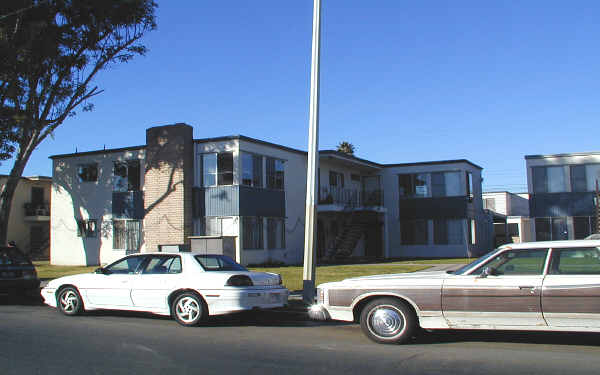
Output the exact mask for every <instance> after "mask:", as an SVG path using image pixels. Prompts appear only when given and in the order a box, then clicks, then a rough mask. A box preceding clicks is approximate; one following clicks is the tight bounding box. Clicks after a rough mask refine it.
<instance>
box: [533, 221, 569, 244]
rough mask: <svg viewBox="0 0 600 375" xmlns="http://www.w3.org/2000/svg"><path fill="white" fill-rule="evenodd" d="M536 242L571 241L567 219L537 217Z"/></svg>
mask: <svg viewBox="0 0 600 375" xmlns="http://www.w3.org/2000/svg"><path fill="white" fill-rule="evenodd" d="M535 239H536V241H558V240H567V239H569V233H568V231H567V218H565V217H537V218H536V219H535Z"/></svg>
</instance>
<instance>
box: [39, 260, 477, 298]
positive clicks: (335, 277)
mask: <svg viewBox="0 0 600 375" xmlns="http://www.w3.org/2000/svg"><path fill="white" fill-rule="evenodd" d="M471 260H474V259H471ZM469 262H470V260H469V259H463V258H459V259H419V260H407V261H401V262H392V263H379V264H369V265H341V266H329V265H328V266H319V267H317V271H316V275H317V280H316V283H317V284H321V283H326V282H330V281H340V280H343V279H347V278H350V277H358V276H369V275H378V274H390V273H401V272H415V271H421V270H424V269H427V268H428V266H427V265H430V264H465V263H469ZM33 263H34V264H35V268H36V269H37V272H38V277H39V278H40V279H55V278H58V277H61V276H67V275H74V274H77V273H86V272H93V271H94V270H95V269H96V268H98V266H90V267H85V266H52V265H50V263H49V262H48V261H35V262H33ZM250 270H252V271H263V272H273V273H278V274H281V277H282V278H283V283H284V284H285V286H286V287H287V288H288V289H289V290H292V291H293V290H301V289H302V267H301V266H289V267H251V268H250Z"/></svg>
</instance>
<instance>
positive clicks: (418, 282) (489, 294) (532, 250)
mask: <svg viewBox="0 0 600 375" xmlns="http://www.w3.org/2000/svg"><path fill="white" fill-rule="evenodd" d="M317 302H318V303H317V304H316V305H314V306H312V308H311V310H310V316H311V317H312V318H313V319H318V320H326V319H335V320H345V321H355V322H360V325H361V328H362V331H363V332H364V334H365V335H366V336H367V337H369V338H370V339H371V340H373V341H375V342H378V343H405V342H407V341H409V340H410V338H411V336H412V335H413V334H414V333H415V330H416V329H417V328H418V327H421V328H424V329H428V330H429V329H499V330H528V331H530V330H531V331H578V332H600V240H574V241H553V242H532V243H522V244H510V245H505V246H502V247H500V248H498V249H497V250H495V251H492V252H491V253H489V254H487V255H485V256H483V257H481V258H479V259H477V260H476V261H474V262H473V263H471V264H468V265H466V266H464V267H462V268H460V269H458V270H457V271H454V272H452V273H446V272H415V273H405V274H396V275H377V276H368V277H358V278H353V279H347V280H344V281H340V282H332V283H326V284H321V285H319V286H318V288H317Z"/></svg>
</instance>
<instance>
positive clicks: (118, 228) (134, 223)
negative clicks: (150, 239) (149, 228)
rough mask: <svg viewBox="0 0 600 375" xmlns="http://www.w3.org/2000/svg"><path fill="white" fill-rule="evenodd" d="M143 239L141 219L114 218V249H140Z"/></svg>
mask: <svg viewBox="0 0 600 375" xmlns="http://www.w3.org/2000/svg"><path fill="white" fill-rule="evenodd" d="M141 239H142V222H141V221H140V220H113V249H116V250H128V251H138V250H139V248H140V243H141Z"/></svg>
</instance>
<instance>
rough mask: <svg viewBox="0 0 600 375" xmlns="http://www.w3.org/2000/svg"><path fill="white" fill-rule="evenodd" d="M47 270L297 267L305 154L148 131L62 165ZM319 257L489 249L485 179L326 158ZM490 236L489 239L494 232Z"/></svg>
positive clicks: (56, 178) (238, 139) (469, 166)
mask: <svg viewBox="0 0 600 375" xmlns="http://www.w3.org/2000/svg"><path fill="white" fill-rule="evenodd" d="M51 158H52V160H53V189H52V201H53V205H52V210H51V216H52V228H51V231H52V235H51V238H52V259H51V261H52V263H53V264H89V265H91V264H104V263H109V262H111V261H113V260H115V259H117V258H119V257H121V256H123V255H124V254H127V253H130V252H147V251H181V250H184V251H185V250H189V249H192V250H194V251H207V252H221V253H225V254H228V255H230V256H232V257H234V258H235V259H236V260H237V261H238V262H240V263H242V264H261V263H286V264H299V263H301V262H302V258H303V251H304V214H305V210H304V204H305V194H306V164H307V153H306V152H304V151H300V150H296V149H292V148H289V147H285V146H281V145H277V144H273V143H269V142H264V141H261V140H258V139H253V138H249V137H245V136H226V137H218V138H210V139H194V138H193V129H192V127H190V126H188V125H185V124H175V125H167V126H159V127H154V128H150V129H148V130H147V132H146V144H145V145H142V146H134V147H129V148H122V149H111V150H99V151H92V152H81V153H75V154H63V155H55V156H52V157H51ZM319 160H320V168H319V182H318V184H319V198H318V200H319V201H318V206H317V211H318V222H317V226H318V227H317V257H318V258H320V259H325V258H336V257H338V258H339V257H347V256H361V257H369V258H400V257H457V256H470V255H475V254H479V253H481V252H484V251H487V250H489V249H490V244H489V243H490V240H489V234H488V233H486V228H488V227H489V228H491V224H490V223H488V222H487V221H486V217H485V216H484V215H483V207H482V201H481V168H480V167H478V166H477V165H475V164H473V163H471V162H469V161H467V160H454V161H440V162H426V163H411V164H393V165H384V164H378V163H375V162H372V161H368V160H365V159H360V158H357V157H354V156H351V155H346V154H342V153H339V152H336V151H321V152H320V159H319ZM489 228H488V232H489Z"/></svg>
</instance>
